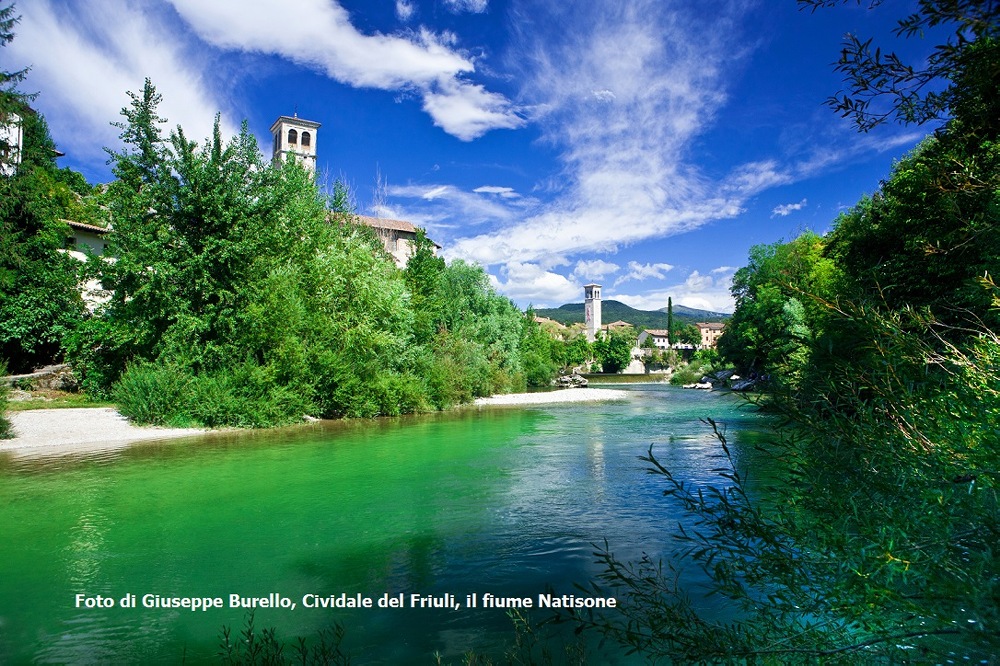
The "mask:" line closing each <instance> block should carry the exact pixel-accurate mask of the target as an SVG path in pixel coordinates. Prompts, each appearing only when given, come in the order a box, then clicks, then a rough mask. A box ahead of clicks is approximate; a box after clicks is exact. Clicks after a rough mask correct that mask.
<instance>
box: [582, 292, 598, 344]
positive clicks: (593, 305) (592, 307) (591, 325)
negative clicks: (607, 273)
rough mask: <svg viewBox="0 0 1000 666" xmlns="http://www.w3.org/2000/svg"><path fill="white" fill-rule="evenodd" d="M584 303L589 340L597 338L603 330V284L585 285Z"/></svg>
mask: <svg viewBox="0 0 1000 666" xmlns="http://www.w3.org/2000/svg"><path fill="white" fill-rule="evenodd" d="M583 296H584V305H583V310H584V313H585V315H586V318H585V320H584V321H586V323H587V342H593V341H594V340H596V339H597V334H598V332H599V331H600V330H601V285H599V284H593V283H591V284H587V285H584V286H583Z"/></svg>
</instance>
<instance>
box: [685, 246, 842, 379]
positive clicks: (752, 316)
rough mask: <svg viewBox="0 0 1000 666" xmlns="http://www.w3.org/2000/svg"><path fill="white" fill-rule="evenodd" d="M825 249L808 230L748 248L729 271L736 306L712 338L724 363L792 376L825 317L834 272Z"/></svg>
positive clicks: (751, 369) (803, 359)
mask: <svg viewBox="0 0 1000 666" xmlns="http://www.w3.org/2000/svg"><path fill="white" fill-rule="evenodd" d="M825 248H826V241H824V239H822V238H821V237H819V236H817V235H816V234H814V233H811V232H807V233H805V234H802V235H801V236H799V237H798V238H796V239H795V240H793V241H791V242H789V243H776V244H773V245H758V246H755V247H753V248H751V250H750V261H749V263H748V264H747V266H745V267H743V268H741V269H740V270H738V271H737V272H736V275H735V276H733V297H734V298H735V300H736V309H735V310H734V312H733V317H732V319H730V320H729V322H727V324H726V329H725V332H724V333H723V334H722V337H721V338H720V339H719V342H718V349H719V353H720V354H721V355H722V357H723V358H724V359H725V360H726V361H727V362H729V363H732V364H734V365H735V366H736V367H737V369H738V370H739V371H741V372H750V371H756V372H758V373H761V374H763V373H780V374H781V375H782V376H783V377H784V378H785V379H788V380H790V381H794V380H795V379H796V378H797V377H798V375H799V374H800V373H801V371H802V370H803V368H804V365H805V363H806V362H807V360H808V358H809V349H810V344H811V342H812V340H813V339H814V337H815V335H816V333H817V330H818V329H820V328H822V326H823V321H824V320H825V317H826V316H827V311H826V309H825V307H824V306H823V305H822V302H823V299H828V298H832V289H833V288H834V279H835V277H836V275H837V269H836V266H835V262H834V261H833V260H832V259H830V258H829V257H826V256H824V250H825ZM699 342H700V336H699Z"/></svg>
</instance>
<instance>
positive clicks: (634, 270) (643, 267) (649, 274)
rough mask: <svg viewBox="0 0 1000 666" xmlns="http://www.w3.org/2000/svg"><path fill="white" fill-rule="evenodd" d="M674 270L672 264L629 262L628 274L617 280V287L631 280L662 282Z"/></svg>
mask: <svg viewBox="0 0 1000 666" xmlns="http://www.w3.org/2000/svg"><path fill="white" fill-rule="evenodd" d="M673 268H674V267H673V265H672V264H663V263H659V264H640V263H639V262H637V261H630V262H628V273H626V274H625V275H623V276H621V277H620V278H618V279H617V280H615V286H616V287H617V286H618V285H620V284H622V283H623V282H628V281H629V280H645V279H647V278H653V279H657V280H662V279H663V278H664V277H666V274H667V273H668V272H669V271H672V270H673Z"/></svg>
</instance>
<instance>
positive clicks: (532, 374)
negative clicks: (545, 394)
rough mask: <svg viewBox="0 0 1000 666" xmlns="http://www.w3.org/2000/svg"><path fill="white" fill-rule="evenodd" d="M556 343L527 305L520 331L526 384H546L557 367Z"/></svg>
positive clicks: (550, 381)
mask: <svg viewBox="0 0 1000 666" xmlns="http://www.w3.org/2000/svg"><path fill="white" fill-rule="evenodd" d="M561 346H562V345H560V344H558V343H557V342H556V341H555V340H553V339H552V337H551V336H549V334H548V333H546V332H545V331H543V330H542V327H541V326H539V325H538V322H537V321H535V310H534V308H531V307H529V308H528V310H527V312H525V313H524V327H523V329H522V332H521V362H522V365H523V366H524V376H525V381H526V382H527V384H528V386H548V385H549V384H551V383H552V380H553V379H554V378H555V376H556V372H557V370H558V369H559V362H558V360H557V358H556V357H557V356H558V352H557V351H556V350H557V349H558V348H559V347H561Z"/></svg>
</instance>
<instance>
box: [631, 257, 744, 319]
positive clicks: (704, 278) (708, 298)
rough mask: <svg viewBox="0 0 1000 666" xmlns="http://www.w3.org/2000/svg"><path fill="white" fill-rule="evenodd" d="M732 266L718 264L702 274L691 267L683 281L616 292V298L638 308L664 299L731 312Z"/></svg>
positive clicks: (660, 304) (651, 306)
mask: <svg viewBox="0 0 1000 666" xmlns="http://www.w3.org/2000/svg"><path fill="white" fill-rule="evenodd" d="M735 271H736V269H734V268H733V267H732V266H721V267H719V268H716V269H713V270H711V271H709V274H708V275H703V274H702V273H700V272H699V271H691V273H689V274H688V276H687V278H686V279H685V280H684V282H681V283H679V284H674V285H670V286H668V287H664V288H662V289H656V290H654V291H650V292H646V293H643V294H618V295H616V296H615V298H616V299H617V300H619V301H621V302H622V303H625V304H626V305H629V306H631V307H633V308H637V309H639V310H658V309H660V308H663V307H666V305H667V299H668V298H672V299H673V302H674V304H675V305H686V306H687V307H689V308H698V309H699V310H710V311H712V312H732V311H733V308H734V307H735V302H734V301H733V297H732V294H731V293H730V289H731V288H732V284H733V273H735Z"/></svg>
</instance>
